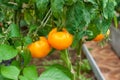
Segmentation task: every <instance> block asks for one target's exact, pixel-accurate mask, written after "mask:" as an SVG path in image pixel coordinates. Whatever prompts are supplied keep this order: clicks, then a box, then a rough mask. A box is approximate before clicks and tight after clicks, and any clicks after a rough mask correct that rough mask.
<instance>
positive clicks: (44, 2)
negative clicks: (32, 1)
mask: <svg viewBox="0 0 120 80" xmlns="http://www.w3.org/2000/svg"><path fill="white" fill-rule="evenodd" d="M48 4H49V0H36V6H37V8H38V11H39V15H40V17H41V18H43V16H44V14H45V12H46V10H47V6H48Z"/></svg>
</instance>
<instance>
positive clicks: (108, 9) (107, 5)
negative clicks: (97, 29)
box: [103, 0, 116, 19]
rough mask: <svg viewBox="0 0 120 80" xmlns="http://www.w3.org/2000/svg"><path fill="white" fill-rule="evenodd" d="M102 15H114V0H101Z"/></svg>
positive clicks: (108, 16) (109, 16) (110, 16)
mask: <svg viewBox="0 0 120 80" xmlns="http://www.w3.org/2000/svg"><path fill="white" fill-rule="evenodd" d="M103 2H104V5H103V16H104V17H105V18H106V19H108V18H113V16H114V8H115V5H116V4H115V0H109V1H108V2H107V1H106V0H105V1H104V0H103Z"/></svg>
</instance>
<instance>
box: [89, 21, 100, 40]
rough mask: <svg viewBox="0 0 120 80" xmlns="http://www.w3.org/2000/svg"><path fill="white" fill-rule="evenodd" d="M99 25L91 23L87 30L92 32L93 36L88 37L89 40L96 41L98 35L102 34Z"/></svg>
mask: <svg viewBox="0 0 120 80" xmlns="http://www.w3.org/2000/svg"><path fill="white" fill-rule="evenodd" d="M96 24H98V23H90V24H89V26H88V28H87V30H89V31H92V33H93V36H88V39H87V40H92V39H94V38H95V37H96V36H97V35H98V34H100V33H101V30H100V29H99V28H98V26H97V25H96Z"/></svg>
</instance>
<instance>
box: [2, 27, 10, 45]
mask: <svg viewBox="0 0 120 80" xmlns="http://www.w3.org/2000/svg"><path fill="white" fill-rule="evenodd" d="M9 29H10V27H8V28H7V30H6V31H5V32H4V33H5V37H4V39H3V40H2V43H1V44H4V43H5V41H6V40H7V38H8V33H9Z"/></svg>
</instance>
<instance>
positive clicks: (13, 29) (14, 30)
mask: <svg viewBox="0 0 120 80" xmlns="http://www.w3.org/2000/svg"><path fill="white" fill-rule="evenodd" d="M9 28H10V34H9V37H10V38H13V37H20V29H19V27H18V26H17V25H16V24H14V23H12V24H10V26H9Z"/></svg>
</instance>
